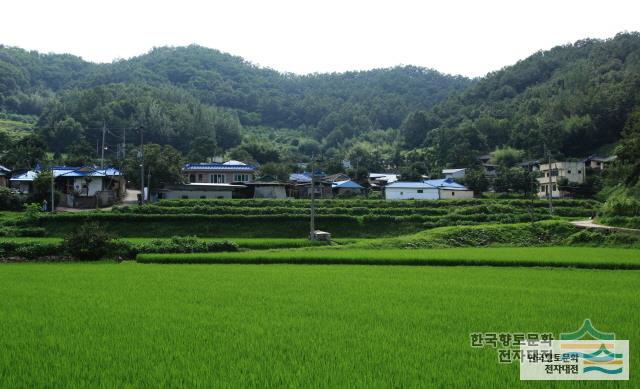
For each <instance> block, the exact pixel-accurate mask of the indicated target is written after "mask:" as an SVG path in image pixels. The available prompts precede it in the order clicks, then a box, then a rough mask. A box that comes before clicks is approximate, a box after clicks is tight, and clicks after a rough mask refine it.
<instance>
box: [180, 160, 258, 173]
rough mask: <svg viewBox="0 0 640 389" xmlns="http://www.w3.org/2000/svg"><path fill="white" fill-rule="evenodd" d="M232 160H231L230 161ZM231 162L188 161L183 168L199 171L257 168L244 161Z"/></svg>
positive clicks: (251, 169) (248, 169) (250, 169)
mask: <svg viewBox="0 0 640 389" xmlns="http://www.w3.org/2000/svg"><path fill="white" fill-rule="evenodd" d="M229 162H231V161H229ZM229 162H225V163H187V164H185V165H184V168H183V169H182V170H184V171H198V170H210V171H234V170H244V171H253V170H256V167H255V166H252V165H245V164H243V163H238V164H230V163H229Z"/></svg>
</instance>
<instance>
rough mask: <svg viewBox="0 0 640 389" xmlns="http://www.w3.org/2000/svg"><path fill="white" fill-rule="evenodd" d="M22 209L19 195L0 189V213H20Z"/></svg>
mask: <svg viewBox="0 0 640 389" xmlns="http://www.w3.org/2000/svg"><path fill="white" fill-rule="evenodd" d="M22 207H23V201H22V198H21V197H20V195H18V194H17V193H14V192H12V191H11V190H10V189H9V188H2V187H0V211H20V210H22Z"/></svg>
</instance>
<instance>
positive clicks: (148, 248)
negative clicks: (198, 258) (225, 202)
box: [0, 237, 239, 260]
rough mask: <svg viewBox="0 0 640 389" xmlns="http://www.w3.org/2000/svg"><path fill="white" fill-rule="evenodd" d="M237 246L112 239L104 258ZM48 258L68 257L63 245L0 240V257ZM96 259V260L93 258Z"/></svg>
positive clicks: (187, 240)
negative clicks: (136, 241)
mask: <svg viewBox="0 0 640 389" xmlns="http://www.w3.org/2000/svg"><path fill="white" fill-rule="evenodd" d="M238 249H239V247H238V245H237V244H236V243H234V242H231V241H219V242H211V241H209V242H208V241H201V240H198V239H197V238H195V237H173V238H171V239H169V240H155V241H151V242H144V243H133V242H127V241H123V240H113V241H111V242H110V243H109V244H108V248H107V252H108V254H107V258H110V259H133V258H135V257H136V255H138V254H141V253H214V252H223V251H238ZM49 257H58V258H61V257H71V255H70V254H69V250H68V248H67V247H66V246H65V242H52V243H48V242H47V243H44V242H28V241H21V242H17V241H2V240H0V258H5V259H8V258H21V259H27V260H36V259H41V258H49ZM96 259H98V258H96Z"/></svg>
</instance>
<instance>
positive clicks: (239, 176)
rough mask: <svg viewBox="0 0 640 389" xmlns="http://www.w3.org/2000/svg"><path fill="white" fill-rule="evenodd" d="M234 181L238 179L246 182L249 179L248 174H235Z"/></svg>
mask: <svg viewBox="0 0 640 389" xmlns="http://www.w3.org/2000/svg"><path fill="white" fill-rule="evenodd" d="M235 181H239V182H247V181H249V175H248V174H240V173H238V174H236V175H235Z"/></svg>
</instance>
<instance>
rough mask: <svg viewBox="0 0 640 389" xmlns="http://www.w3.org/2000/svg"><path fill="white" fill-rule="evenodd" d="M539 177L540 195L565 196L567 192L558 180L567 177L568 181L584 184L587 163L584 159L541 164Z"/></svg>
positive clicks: (542, 196)
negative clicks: (559, 184)
mask: <svg viewBox="0 0 640 389" xmlns="http://www.w3.org/2000/svg"><path fill="white" fill-rule="evenodd" d="M539 169H540V170H539V171H540V177H538V184H539V185H538V186H539V189H538V197H541V198H544V197H548V196H549V193H551V197H565V196H566V195H567V193H566V192H565V191H562V190H560V188H559V187H558V182H559V181H560V180H561V179H563V178H566V179H567V180H568V182H570V183H575V184H582V183H583V182H584V180H585V176H586V174H585V164H584V162H582V161H576V162H571V161H565V162H552V163H551V165H549V164H548V163H543V164H540V168H539Z"/></svg>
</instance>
